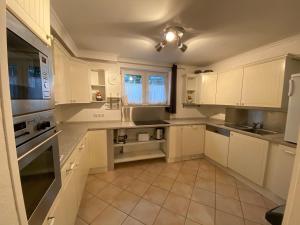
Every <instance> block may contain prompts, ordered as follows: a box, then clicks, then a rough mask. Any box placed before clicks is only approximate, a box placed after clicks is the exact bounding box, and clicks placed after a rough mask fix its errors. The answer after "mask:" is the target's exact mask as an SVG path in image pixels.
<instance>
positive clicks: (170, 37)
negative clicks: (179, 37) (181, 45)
mask: <svg viewBox="0 0 300 225" xmlns="http://www.w3.org/2000/svg"><path fill="white" fill-rule="evenodd" d="M175 38H176V34H175V32H174V31H168V32H167V33H166V40H167V42H172V41H174V40H175Z"/></svg>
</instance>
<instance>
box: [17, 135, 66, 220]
mask: <svg viewBox="0 0 300 225" xmlns="http://www.w3.org/2000/svg"><path fill="white" fill-rule="evenodd" d="M57 135H58V133H55V131H54V130H51V131H48V132H46V133H44V134H42V135H41V136H43V137H44V141H42V142H39V140H35V139H33V140H31V141H29V142H28V143H26V144H25V145H26V146H25V148H28V146H32V147H31V148H28V151H25V153H23V154H22V155H21V156H20V157H19V158H18V163H19V171H20V177H21V185H22V191H23V198H24V203H25V208H26V214H27V219H28V224H29V225H40V224H42V223H43V221H44V220H45V217H46V216H47V213H48V211H49V209H50V208H51V206H52V204H53V202H54V200H55V198H56V196H57V194H58V192H59V190H60V188H61V174H60V161H59V149H58V137H57ZM39 137H40V136H39ZM45 137H46V138H45ZM36 142H39V143H38V144H37V143H36ZM18 148H24V146H20V147H18ZM17 150H18V149H17ZM19 150H20V149H19ZM18 152H20V151H18ZM21 152H24V151H21Z"/></svg>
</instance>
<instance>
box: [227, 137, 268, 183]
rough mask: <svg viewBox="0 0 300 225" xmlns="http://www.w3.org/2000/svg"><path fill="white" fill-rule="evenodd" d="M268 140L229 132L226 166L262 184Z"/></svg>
mask: <svg viewBox="0 0 300 225" xmlns="http://www.w3.org/2000/svg"><path fill="white" fill-rule="evenodd" d="M268 148H269V142H268V141H265V140H262V139H258V138H254V137H250V136H247V135H243V134H239V133H235V132H231V133H230V144H229V154H228V167H229V168H231V169H233V170H234V171H236V172H237V173H239V174H241V175H242V176H244V177H246V178H248V179H249V180H251V181H253V182H254V183H256V184H259V185H263V182H264V176H265V170H266V161H267V154H268Z"/></svg>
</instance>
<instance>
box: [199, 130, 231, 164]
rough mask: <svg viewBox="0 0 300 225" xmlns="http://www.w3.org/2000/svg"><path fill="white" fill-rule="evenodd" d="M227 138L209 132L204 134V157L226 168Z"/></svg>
mask: <svg viewBox="0 0 300 225" xmlns="http://www.w3.org/2000/svg"><path fill="white" fill-rule="evenodd" d="M228 147H229V137H226V136H224V135H221V134H217V133H214V132H211V131H206V132H205V155H207V156H208V157H209V158H211V159H212V160H214V161H216V162H218V163H220V164H221V165H222V166H225V167H227V165H228V163H227V159H228Z"/></svg>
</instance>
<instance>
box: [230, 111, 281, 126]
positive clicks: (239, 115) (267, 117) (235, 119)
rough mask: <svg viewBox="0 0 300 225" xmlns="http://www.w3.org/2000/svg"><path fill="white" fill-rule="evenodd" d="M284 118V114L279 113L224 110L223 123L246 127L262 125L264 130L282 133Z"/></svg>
mask: <svg viewBox="0 0 300 225" xmlns="http://www.w3.org/2000/svg"><path fill="white" fill-rule="evenodd" d="M286 116H287V113H286V112H280V111H267V110H256V109H235V108H226V115H225V122H227V123H232V124H235V125H248V126H252V125H253V123H262V124H263V128H264V129H267V130H273V131H278V132H284V129H285V124H286Z"/></svg>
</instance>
